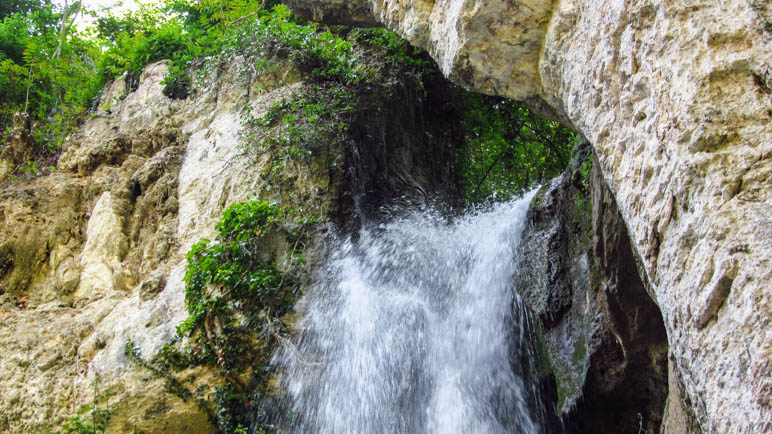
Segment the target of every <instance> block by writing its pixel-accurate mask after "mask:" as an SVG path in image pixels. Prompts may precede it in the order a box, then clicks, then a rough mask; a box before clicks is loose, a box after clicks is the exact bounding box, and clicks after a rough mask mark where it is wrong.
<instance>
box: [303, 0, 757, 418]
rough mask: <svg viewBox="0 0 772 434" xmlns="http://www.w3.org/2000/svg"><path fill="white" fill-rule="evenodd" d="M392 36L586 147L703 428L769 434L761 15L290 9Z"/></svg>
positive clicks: (459, 0)
mask: <svg viewBox="0 0 772 434" xmlns="http://www.w3.org/2000/svg"><path fill="white" fill-rule="evenodd" d="M292 3H293V4H295V9H296V10H297V11H298V12H300V13H305V14H306V15H307V16H309V17H310V18H317V19H327V18H328V17H334V21H336V22H346V19H345V14H346V13H351V14H352V19H351V20H350V21H351V23H353V24H362V23H364V22H366V21H367V20H366V19H365V18H364V15H366V14H365V13H364V11H365V10H369V11H370V13H371V15H372V17H373V19H372V21H371V23H380V24H383V25H386V26H387V27H389V28H391V29H393V30H396V31H397V32H398V33H400V34H401V35H402V36H404V37H405V38H406V39H408V40H410V41H411V42H413V43H414V44H416V45H418V46H420V47H423V48H425V49H427V50H428V51H429V53H430V54H431V55H432V56H433V57H434V58H435V59H436V60H437V61H438V63H439V64H440V65H441V66H442V68H443V71H444V72H445V74H446V75H448V76H450V77H451V78H453V79H455V80H457V81H458V82H460V83H462V84H464V85H466V86H468V87H471V88H473V89H477V90H481V91H483V92H487V93H495V94H498V95H502V96H508V97H511V98H515V99H519V100H523V101H525V102H526V103H528V104H529V105H530V106H531V107H532V108H534V109H536V110H538V111H540V112H541V113H545V114H548V115H551V116H553V117H554V118H556V119H559V120H561V121H563V122H564V123H566V124H569V125H572V126H573V127H574V128H576V129H577V130H578V131H580V132H581V133H582V134H583V135H584V136H585V137H587V138H588V139H589V141H590V142H591V143H592V144H593V146H594V149H595V152H596V154H597V157H598V163H599V165H600V168H601V170H602V173H603V175H604V178H605V180H606V181H607V183H608V185H609V186H610V188H611V190H612V192H613V194H614V196H615V197H616V200H617V202H618V205H619V210H620V213H621V215H622V217H623V219H624V221H625V224H626V226H627V228H628V229H629V232H630V235H631V239H632V248H633V251H634V252H635V253H636V256H637V257H638V258H639V260H640V263H641V270H642V273H643V274H644V275H645V276H644V279H643V280H646V281H648V282H650V285H649V291H650V294H651V296H652V297H653V298H654V299H655V300H656V302H657V304H658V306H659V307H660V309H661V311H662V315H663V318H664V322H665V327H666V330H667V334H668V341H669V344H670V348H671V352H672V354H673V357H674V360H675V369H676V370H677V371H678V372H679V374H680V376H681V378H682V379H683V385H684V389H685V392H686V393H685V395H686V396H687V398H688V399H689V401H690V402H691V403H692V406H693V409H694V412H695V414H696V416H697V419H698V420H699V424H700V425H701V427H702V429H704V430H705V431H707V432H765V431H769V430H772V408H771V406H772V375H770V372H771V371H772V335H771V334H770V333H772V332H770V330H771V328H770V319H771V317H772V311H771V310H770V306H771V305H772V300H770V299H771V298H772V291H770V290H769V288H770V282H772V243H770V240H772V211H771V210H772V188H770V187H769V185H770V178H771V177H772V158H771V155H772V122H770V121H772V92H770V88H772V69H771V68H772V67H770V65H772V32H770V31H769V26H768V23H769V20H770V19H771V18H772V15H771V14H772V6H770V5H769V4H768V3H766V2H752V1H744V0H743V1H728V0H721V1H715V2H699V1H666V2H652V1H648V0H641V1H627V2H612V3H604V4H602V5H600V4H598V3H597V2H593V1H589V0H562V1H558V2H552V1H547V0H533V1H515V2H509V1H506V2H505V1H500V0H499V1H492V2H483V1H475V0H445V1H434V2H431V1H424V0H412V1H395V0H369V1H368V0H359V1H357V2H350V3H349V4H348V6H346V7H345V8H344V7H341V4H342V3H341V2H338V1H334V0H329V1H326V2H316V1H315V2H309V1H305V0H294V1H293V2H292Z"/></svg>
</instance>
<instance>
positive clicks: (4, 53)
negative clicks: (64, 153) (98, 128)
mask: <svg viewBox="0 0 772 434" xmlns="http://www.w3.org/2000/svg"><path fill="white" fill-rule="evenodd" d="M9 10H10V11H18V12H16V13H10V14H7V15H5V16H4V17H3V18H2V21H0V134H3V138H5V135H6V134H7V132H8V130H9V129H10V125H11V119H12V116H13V113H14V112H17V111H24V112H27V113H28V114H29V115H30V118H31V120H32V122H33V129H32V134H33V137H34V139H35V143H36V147H35V149H34V157H33V158H34V160H35V161H39V162H40V163H42V162H43V161H44V160H48V161H49V162H50V161H51V160H52V158H51V157H52V156H54V158H55V155H56V154H57V153H58V150H59V149H60V147H61V144H62V141H63V139H64V137H65V136H66V135H67V134H69V133H70V132H71V131H73V130H74V129H75V128H76V126H77V121H78V119H79V118H80V116H81V115H82V113H83V112H84V110H85V109H86V107H87V106H88V105H89V104H90V102H91V101H92V100H93V98H94V96H95V95H96V94H97V93H98V92H99V90H100V89H101V88H102V85H103V82H102V81H101V79H100V78H99V77H98V76H97V74H96V67H95V63H96V62H97V60H98V59H99V57H100V56H101V49H100V43H99V42H98V41H97V40H95V39H93V38H91V37H90V36H89V35H87V34H86V33H83V32H76V31H71V32H69V33H67V34H65V38H64V39H62V38H61V35H62V34H61V32H60V21H61V14H62V11H60V10H58V9H57V8H55V7H54V6H52V5H51V3H50V2H48V1H37V2H36V1H25V2H18V1H17V2H12V3H11V8H10V9H9Z"/></svg>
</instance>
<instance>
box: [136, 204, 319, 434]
mask: <svg viewBox="0 0 772 434" xmlns="http://www.w3.org/2000/svg"><path fill="white" fill-rule="evenodd" d="M311 223H312V222H311V221H307V220H298V219H294V218H293V217H292V213H290V212H287V211H285V210H283V209H281V208H279V207H278V206H276V205H272V204H268V203H267V202H258V201H250V202H245V203H239V204H235V205H233V206H231V207H229V208H228V209H226V210H225V212H224V213H223V217H222V219H221V220H220V222H219V223H218V224H217V226H216V229H217V231H218V235H217V238H216V239H215V240H214V241H209V240H205V239H204V240H201V241H200V242H198V243H196V244H195V245H194V246H193V247H192V248H191V250H190V251H189V253H188V256H187V260H188V265H187V269H186V273H185V283H186V288H185V306H186V308H187V310H188V312H189V314H190V317H189V318H188V319H187V320H185V321H184V322H183V323H182V324H181V325H180V326H179V327H178V328H177V336H176V337H175V338H174V339H173V340H172V341H171V342H169V343H168V344H166V345H165V346H164V347H163V348H162V349H161V350H160V351H159V353H158V354H156V355H155V356H154V357H153V359H152V360H149V361H147V360H144V359H143V358H142V357H141V355H140V354H139V351H138V350H137V348H135V347H134V345H133V343H132V342H128V343H127V344H126V350H125V353H126V355H127V357H128V358H129V359H130V360H132V361H133V362H135V363H137V364H139V365H140V366H143V367H145V368H147V369H149V370H151V371H152V372H153V373H155V374H156V375H158V376H159V377H161V378H164V379H165V380H166V382H167V390H168V391H169V392H171V393H174V394H175V395H177V396H179V397H181V398H182V399H185V400H187V399H194V400H195V402H196V403H198V405H199V406H200V407H201V408H202V409H203V410H204V411H206V412H207V414H209V415H210V417H211V419H212V421H213V423H214V424H216V426H217V427H218V429H219V430H220V431H222V432H227V433H231V432H239V429H244V427H245V426H249V423H250V420H249V409H250V408H251V406H253V405H254V404H255V401H256V400H258V399H259V397H260V396H262V395H263V394H264V393H265V392H266V391H265V387H267V386H266V383H267V381H266V379H267V376H268V375H269V373H270V372H269V369H268V367H267V365H268V362H269V358H270V355H271V352H272V350H273V348H274V347H275V345H276V343H277V340H278V339H284V338H283V337H282V335H283V334H286V330H285V328H284V327H285V326H283V325H282V323H281V322H280V321H277V320H275V319H274V318H280V317H282V316H283V315H284V314H286V313H288V312H289V311H290V309H291V308H292V306H293V305H294V302H295V300H296V299H297V297H298V294H299V286H300V275H301V267H302V265H303V258H302V253H301V251H302V249H299V246H300V247H302V246H303V245H304V244H303V242H304V238H305V231H306V228H307V226H308V225H309V224H311ZM276 243H279V244H276ZM282 243H284V244H282ZM276 245H285V246H292V248H291V250H290V251H289V253H288V255H287V257H286V258H284V260H283V261H281V263H277V262H276V261H277V258H276V257H275V256H276V253H277V252H275V251H274V250H275V249H276V247H275V246H276ZM198 366H206V367H211V368H215V369H216V371H217V373H218V374H219V376H220V378H221V381H220V383H219V384H212V385H211V386H212V387H211V389H210V388H209V387H198V388H196V389H194V390H193V389H191V387H192V386H188V385H186V384H185V382H184V381H180V380H178V379H177V378H176V376H175V373H177V372H179V371H181V370H183V369H187V368H194V367H198ZM239 427H241V428H239Z"/></svg>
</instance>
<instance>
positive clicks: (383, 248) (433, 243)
mask: <svg viewBox="0 0 772 434" xmlns="http://www.w3.org/2000/svg"><path fill="white" fill-rule="evenodd" d="M531 197H532V194H529V195H527V196H526V197H525V198H523V199H520V200H518V201H516V202H512V203H507V204H501V205H498V206H496V207H494V208H493V209H492V210H490V211H487V212H484V213H476V214H473V215H469V216H466V217H464V218H461V219H459V220H458V221H456V222H454V223H448V222H447V221H446V220H445V219H443V218H441V217H440V216H438V215H437V214H435V213H431V212H428V213H427V212H424V213H416V214H414V215H412V216H410V217H405V218H399V219H396V220H394V221H393V222H391V223H386V224H382V225H380V226H377V227H372V228H366V229H363V230H362V231H361V234H360V235H361V236H360V237H359V240H358V241H356V242H352V241H347V242H344V243H342V244H343V245H342V246H341V247H340V248H339V249H337V251H336V253H335V254H334V255H333V258H332V260H331V261H330V263H329V264H328V265H327V266H326V267H325V268H324V269H323V271H322V273H320V279H319V281H318V282H317V284H316V285H315V286H314V287H312V288H311V289H309V291H308V292H307V295H306V297H307V299H306V302H307V305H306V309H305V312H304V314H305V315H304V319H303V321H302V323H301V325H300V329H301V332H300V333H299V336H298V339H297V341H296V344H295V345H294V346H292V347H285V348H283V350H281V351H280V352H279V353H278V354H277V355H276V357H275V362H276V363H277V364H278V365H279V369H280V370H281V371H282V373H283V385H284V387H285V388H286V390H287V393H288V401H289V402H288V403H287V404H288V407H289V408H291V411H290V412H289V414H287V415H285V417H284V418H283V419H284V420H283V422H282V424H281V425H282V426H281V427H280V429H281V430H282V431H283V432H302V433H320V434H324V433H330V434H332V433H335V434H341V433H357V434H366V433H536V432H541V431H542V426H541V425H542V424H543V422H542V420H541V413H542V412H543V409H542V410H539V409H533V408H529V404H528V402H529V397H533V396H534V394H535V391H534V390H533V386H530V385H527V384H526V383H525V382H524V381H523V379H522V378H523V376H524V370H527V367H523V366H522V363H521V362H520V361H521V360H522V359H524V357H523V352H524V351H527V349H526V348H527V345H526V342H525V336H524V334H525V324H523V322H524V321H525V319H524V318H525V315H524V314H523V313H522V311H521V310H520V309H521V307H520V301H519V297H518V296H517V295H516V293H515V291H514V289H513V288H512V284H511V282H512V277H513V274H514V273H515V271H516V267H517V258H516V250H517V245H518V243H519V239H520V234H521V233H522V231H523V229H524V225H525V220H526V212H527V209H528V204H529V202H530V199H531ZM530 401H534V400H533V399H531V400H530ZM530 406H531V407H533V406H534V405H533V403H532V402H531V404H530Z"/></svg>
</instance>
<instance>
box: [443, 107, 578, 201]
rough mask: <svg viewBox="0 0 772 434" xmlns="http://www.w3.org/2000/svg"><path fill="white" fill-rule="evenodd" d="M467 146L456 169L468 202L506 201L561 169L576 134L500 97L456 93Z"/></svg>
mask: <svg viewBox="0 0 772 434" xmlns="http://www.w3.org/2000/svg"><path fill="white" fill-rule="evenodd" d="M459 100H460V102H461V106H462V109H463V111H464V127H465V130H466V142H467V146H466V147H465V148H463V149H461V150H460V151H459V153H458V159H457V160H458V161H457V168H458V170H459V174H460V175H461V179H462V191H463V195H464V198H465V199H466V201H467V202H480V201H483V200H486V199H489V198H491V197H494V198H496V199H499V200H506V199H508V198H510V197H512V196H516V195H518V194H520V193H522V192H523V191H524V190H527V189H529V188H532V187H533V186H534V185H536V184H539V183H543V182H545V181H547V180H548V179H550V178H552V177H554V176H556V175H558V174H560V173H561V172H562V171H563V170H564V169H565V168H566V166H567V165H568V162H569V160H570V156H571V149H572V148H573V145H574V143H575V142H576V135H575V134H574V133H573V132H572V131H571V130H569V129H567V128H565V127H562V126H561V125H560V124H558V123H557V122H554V121H550V120H548V119H546V118H542V117H540V116H538V115H536V114H534V113H533V112H531V111H530V110H528V109H527V108H525V107H524V106H522V105H520V104H518V103H516V102H513V101H509V100H506V99H503V98H497V97H489V96H484V95H480V94H475V93H471V92H464V93H463V94H461V95H460V96H459Z"/></svg>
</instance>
